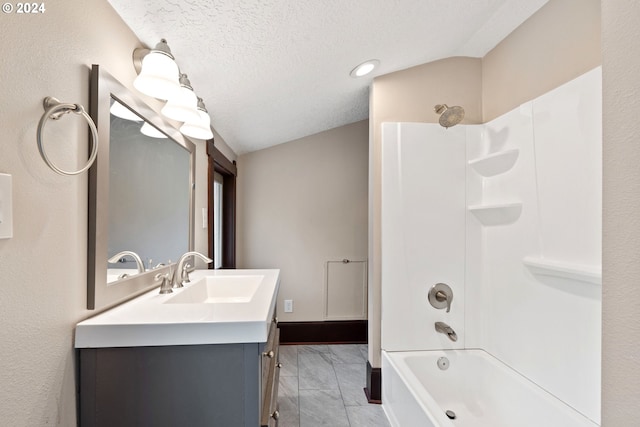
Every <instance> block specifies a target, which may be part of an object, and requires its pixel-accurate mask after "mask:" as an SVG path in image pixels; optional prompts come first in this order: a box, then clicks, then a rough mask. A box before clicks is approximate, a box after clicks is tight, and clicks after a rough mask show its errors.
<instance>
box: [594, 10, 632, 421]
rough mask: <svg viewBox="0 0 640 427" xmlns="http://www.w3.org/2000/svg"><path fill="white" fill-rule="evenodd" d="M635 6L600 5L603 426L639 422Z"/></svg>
mask: <svg viewBox="0 0 640 427" xmlns="http://www.w3.org/2000/svg"><path fill="white" fill-rule="evenodd" d="M639 28H640V2H637V1H619V0H603V1H602V42H603V43H602V48H603V55H602V56H603V61H602V72H603V88H604V100H603V131H604V151H603V161H604V164H603V175H604V177H603V178H604V179H603V184H604V192H603V204H604V206H603V207H604V215H603V218H604V220H603V299H602V321H603V324H602V340H603V342H602V344H603V355H602V362H603V366H602V425H603V426H606V427H617V426H632V425H637V424H638V420H640V404H638V402H640V387H639V386H638V385H639V384H640V357H639V356H640V286H639V284H640V256H639V254H640V220H639V217H638V212H640V167H639V166H638V165H640V124H639V122H638V117H640V80H639V78H638V77H639V75H638V70H639V69H640V43H639V42H638V40H640V30H639Z"/></svg>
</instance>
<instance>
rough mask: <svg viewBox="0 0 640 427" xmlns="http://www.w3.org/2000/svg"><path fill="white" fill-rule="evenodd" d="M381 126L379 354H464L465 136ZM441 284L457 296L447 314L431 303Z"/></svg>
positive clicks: (459, 131)
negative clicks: (443, 327) (440, 325)
mask: <svg viewBox="0 0 640 427" xmlns="http://www.w3.org/2000/svg"><path fill="white" fill-rule="evenodd" d="M382 127H383V142H382V144H383V155H382V301H383V302H382V348H383V349H384V350H387V351H393V350H427V349H441V348H462V347H463V346H464V299H465V298H464V268H465V264H464V257H465V168H466V166H465V149H466V148H465V139H466V131H465V129H464V128H463V127H455V128H451V129H444V128H442V127H441V126H439V125H435V124H422V123H401V124H397V123H385V124H383V125H382ZM439 282H443V283H446V284H448V285H449V286H450V287H451V288H452V290H453V294H454V297H453V304H452V307H451V312H449V313H446V312H445V310H438V309H435V308H434V307H432V306H431V305H430V304H429V302H428V300H427V295H428V292H429V289H430V288H431V286H433V285H434V284H436V283H439ZM437 321H443V322H445V323H447V324H449V325H450V326H451V327H452V328H453V329H454V330H455V331H456V333H457V335H458V341H457V342H455V343H454V342H452V341H450V340H449V339H448V338H447V337H446V336H445V335H443V334H440V333H437V332H436V331H435V328H434V325H435V322H437Z"/></svg>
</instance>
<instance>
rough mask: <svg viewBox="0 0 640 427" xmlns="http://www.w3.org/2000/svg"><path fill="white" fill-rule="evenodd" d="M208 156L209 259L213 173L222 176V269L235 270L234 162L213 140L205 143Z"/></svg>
mask: <svg viewBox="0 0 640 427" xmlns="http://www.w3.org/2000/svg"><path fill="white" fill-rule="evenodd" d="M207 156H208V172H207V177H208V178H207V179H208V190H207V191H208V193H207V200H208V202H207V204H208V218H207V227H208V228H209V233H208V241H209V257H211V258H212V259H213V258H214V256H215V254H214V248H213V185H214V173H215V172H217V173H219V174H221V175H222V177H223V182H222V268H236V176H237V175H238V169H237V167H236V162H235V161H233V162H232V161H231V160H229V159H227V157H226V156H225V155H224V154H222V152H221V151H220V150H218V149H217V148H216V147H215V146H214V144H213V139H211V140H209V141H207Z"/></svg>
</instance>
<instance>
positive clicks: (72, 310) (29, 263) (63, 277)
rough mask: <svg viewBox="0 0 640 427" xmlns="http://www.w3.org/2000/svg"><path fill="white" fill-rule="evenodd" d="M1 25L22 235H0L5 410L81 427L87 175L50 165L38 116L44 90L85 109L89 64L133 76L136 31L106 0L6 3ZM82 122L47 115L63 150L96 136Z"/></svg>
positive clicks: (5, 137)
mask: <svg viewBox="0 0 640 427" xmlns="http://www.w3.org/2000/svg"><path fill="white" fill-rule="evenodd" d="M0 35H1V39H2V57H3V62H2V78H1V79H0V86H1V89H0V93H2V97H0V111H2V114H0V129H2V142H1V143H0V172H1V173H8V174H11V175H13V202H14V206H13V212H14V237H13V238H12V239H8V240H0V269H1V274H0V284H1V285H0V288H1V289H2V297H0V324H2V328H0V343H1V344H0V384H2V387H0V420H2V421H1V424H2V425H4V426H12V427H13V426H15V427H22V426H34V427H35V426H38V427H39V426H44V425H60V426H73V425H75V424H76V401H75V375H74V369H75V367H74V357H73V354H74V353H73V330H74V325H75V324H76V322H78V321H79V320H81V319H82V318H84V317H86V316H88V315H89V314H90V313H89V312H88V311H86V310H85V309H84V307H86V283H87V280H86V265H87V243H86V241H87V232H86V229H87V175H86V174H83V175H81V176H77V177H66V176H60V175H57V174H56V173H54V172H53V171H52V170H51V169H49V168H48V167H47V166H46V165H45V163H44V161H43V160H42V159H41V158H40V155H39V154H38V149H37V146H36V127H37V123H38V120H39V119H40V117H41V116H42V113H43V109H42V99H43V98H44V97H45V96H48V95H51V96H55V97H57V98H59V99H60V100H62V101H64V102H70V103H81V104H83V105H84V106H85V107H86V108H88V105H89V67H90V66H91V64H92V63H96V64H100V65H101V66H104V67H105V68H106V69H107V70H109V71H110V72H111V73H112V74H113V75H115V76H116V77H118V78H119V79H120V80H121V81H123V82H131V81H132V79H133V78H134V76H135V71H134V69H133V66H132V64H131V61H130V58H131V52H132V51H133V49H134V48H135V47H136V46H137V44H138V40H137V38H136V37H135V36H134V34H133V33H132V32H131V30H129V28H128V27H127V26H126V25H125V24H124V23H123V22H122V21H121V20H120V18H119V17H118V16H117V15H116V14H115V12H114V11H113V10H112V9H111V7H110V6H109V5H108V3H107V2H106V0H92V1H72V0H65V1H55V2H46V12H45V13H44V14H42V15H16V14H11V15H7V14H3V16H2V25H0ZM74 122H75V120H74V119H73V118H72V116H68V117H65V118H63V119H62V120H61V121H60V122H58V123H55V124H53V123H49V124H48V126H47V132H46V137H45V142H46V145H47V147H49V148H50V149H51V150H52V151H54V152H55V153H56V154H59V156H58V157H57V159H60V160H61V161H62V159H63V158H64V159H68V158H72V159H75V158H76V157H79V156H78V149H77V147H78V146H82V147H86V146H87V143H88V141H87V138H86V130H85V129H86V127H80V126H78V127H77V128H76V131H72V129H74ZM78 123H79V121H78ZM78 161H79V162H81V161H82V160H81V159H79V160H78ZM67 165H68V166H69V167H72V166H74V164H71V163H67Z"/></svg>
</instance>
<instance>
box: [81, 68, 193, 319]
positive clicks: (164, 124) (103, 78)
mask: <svg viewBox="0 0 640 427" xmlns="http://www.w3.org/2000/svg"><path fill="white" fill-rule="evenodd" d="M90 101H91V102H90V105H89V110H90V115H91V117H92V119H93V120H94V122H95V123H96V126H97V128H98V134H99V138H100V145H99V146H98V156H97V158H96V161H95V163H94V164H93V166H92V167H91V168H90V169H89V206H88V208H89V230H88V231H89V232H88V242H87V244H88V259H87V308H88V309H90V310H94V309H104V308H108V307H110V306H113V305H115V304H118V303H121V302H123V301H126V300H128V299H130V298H132V297H134V296H136V295H139V294H141V293H143V292H145V291H148V290H150V289H152V288H154V287H157V286H159V282H158V281H157V280H156V279H155V276H156V275H157V274H158V273H160V274H167V273H169V272H170V269H171V267H170V265H171V263H175V262H176V261H177V260H178V259H179V258H180V256H181V255H182V254H183V253H185V252H188V251H192V250H193V230H194V229H193V203H194V198H193V195H194V188H193V183H194V182H195V145H194V144H193V142H191V141H190V140H189V139H188V138H185V137H184V135H182V134H181V133H180V132H179V131H178V129H176V128H175V127H174V126H173V124H172V123H171V122H168V121H167V120H165V119H164V118H163V117H162V116H161V115H160V114H158V113H157V112H156V111H155V110H154V109H152V108H151V107H149V106H148V105H147V104H146V103H144V102H142V101H141V100H140V98H139V97H138V96H137V95H136V94H134V93H132V92H131V91H130V90H129V89H127V88H126V87H125V86H124V85H122V84H121V83H120V82H118V81H117V80H116V79H115V78H114V77H113V76H112V75H110V74H109V73H108V72H106V71H105V70H103V69H102V68H101V67H100V66H99V65H95V64H94V65H93V66H92V67H91V95H90ZM147 130H149V132H147ZM108 260H109V261H110V262H108ZM174 265H175V264H174Z"/></svg>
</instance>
